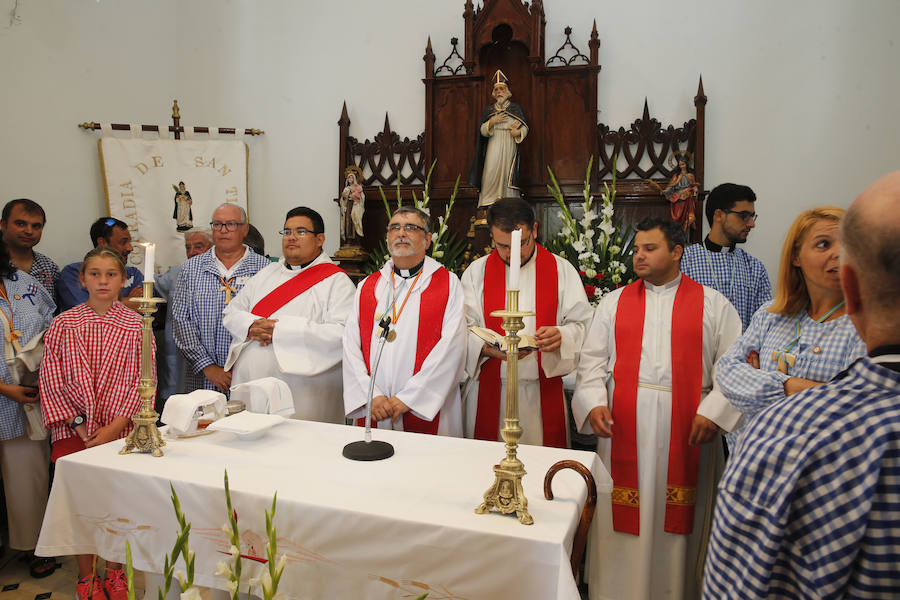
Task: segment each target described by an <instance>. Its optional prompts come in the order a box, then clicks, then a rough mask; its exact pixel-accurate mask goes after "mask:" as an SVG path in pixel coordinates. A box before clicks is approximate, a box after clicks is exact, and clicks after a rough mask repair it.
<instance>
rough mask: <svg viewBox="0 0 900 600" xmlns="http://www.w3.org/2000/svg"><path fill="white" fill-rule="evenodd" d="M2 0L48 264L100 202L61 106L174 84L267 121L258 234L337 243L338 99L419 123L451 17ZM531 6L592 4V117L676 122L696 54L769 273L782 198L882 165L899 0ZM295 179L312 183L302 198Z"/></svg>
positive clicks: (430, 12) (12, 91) (845, 194)
mask: <svg viewBox="0 0 900 600" xmlns="http://www.w3.org/2000/svg"><path fill="white" fill-rule="evenodd" d="M2 4H3V5H4V6H9V7H11V6H12V5H13V2H12V0H3V3H2ZM19 5H20V8H19V14H20V16H21V22H19V23H17V24H14V25H13V26H11V27H10V26H8V22H7V21H6V19H5V17H2V20H0V52H2V54H3V56H4V57H7V60H6V61H4V62H3V65H2V66H0V74H2V76H3V81H4V83H5V86H4V87H5V93H4V94H3V96H4V97H3V99H2V100H0V102H3V105H0V126H2V127H3V131H4V136H3V143H2V144H0V159H2V165H3V168H4V169H3V173H4V176H3V177H2V178H0V200H6V199H10V198H13V197H18V196H27V197H31V198H33V199H35V200H37V201H38V202H41V203H42V204H43V205H44V206H45V208H47V210H48V213H49V215H50V223H49V224H48V230H47V234H46V237H45V240H44V241H43V242H42V244H41V247H40V249H42V250H43V251H45V252H46V253H48V254H50V255H51V256H54V257H55V258H57V259H58V261H59V262H68V261H70V260H74V259H75V258H77V256H78V255H79V254H80V253H82V252H83V251H84V250H85V248H86V246H87V234H86V231H87V228H88V226H89V224H90V222H91V221H92V220H93V219H94V218H96V216H99V214H100V213H101V212H102V210H103V203H102V184H101V180H100V174H99V167H98V164H97V158H96V157H97V153H96V138H97V134H96V133H94V134H92V133H87V132H84V131H81V130H78V129H77V128H76V127H75V124H76V123H79V122H81V121H84V120H97V121H100V120H102V121H114V122H130V121H141V122H147V123H149V122H152V123H167V122H168V121H169V107H170V105H171V100H172V98H178V100H179V104H180V105H181V108H182V114H183V117H184V118H183V123H184V124H187V125H213V126H222V127H225V126H232V125H237V126H240V127H257V128H260V129H264V130H265V131H266V135H264V136H262V137H261V138H257V139H251V140H249V141H248V143H249V145H250V148H251V150H250V165H251V169H250V203H251V217H252V220H253V222H254V223H255V224H256V225H257V226H258V227H259V228H260V229H261V230H262V231H263V233H264V234H265V235H266V241H267V244H268V245H269V246H270V251H275V250H277V246H276V245H277V244H278V243H279V239H278V236H277V235H275V234H274V233H273V232H274V231H275V230H276V229H277V228H278V227H279V225H281V222H282V221H281V219H282V218H283V215H284V212H285V211H286V210H287V209H289V208H291V207H293V206H295V205H298V204H307V205H309V206H312V207H314V208H316V209H318V210H319V211H320V212H322V213H323V215H324V216H325V218H326V222H327V226H328V234H329V240H328V244H327V249H328V250H329V251H333V250H335V249H336V247H337V240H338V233H337V222H338V218H337V208H336V206H335V205H334V203H333V201H332V199H333V198H334V196H335V195H336V191H337V190H336V182H335V174H336V172H337V169H338V166H337V152H338V148H337V133H338V129H337V124H336V123H337V120H338V117H339V116H340V109H341V103H342V102H343V101H344V100H346V101H347V105H348V109H349V113H350V118H351V120H352V125H351V134H352V135H354V136H356V137H357V138H360V139H362V138H366V137H369V138H371V137H373V136H374V134H375V133H377V132H378V131H380V129H381V127H382V125H383V122H384V113H385V111H387V112H389V113H390V118H391V124H392V125H393V127H394V129H395V131H397V132H399V133H400V134H401V136H410V137H412V136H415V135H417V134H418V133H420V132H421V131H422V129H423V127H424V118H423V102H424V86H423V85H422V83H421V78H422V77H423V63H422V60H421V57H422V55H423V54H424V48H425V42H426V39H427V38H428V36H429V35H430V36H431V38H432V43H433V46H434V51H435V54H436V55H437V60H438V63H440V62H442V61H443V60H444V58H445V57H446V56H447V54H448V53H449V39H450V37H451V36H454V35H455V36H458V37H459V38H460V39H461V40H462V38H463V29H462V25H463V22H462V11H463V1H462V0H391V1H390V2H360V1H357V2H341V3H338V2H332V3H324V2H318V1H313V0H300V1H297V0H269V1H267V2H258V1H251V0H234V1H232V2H221V1H220V0H166V1H163V2H137V1H134V0H101V1H100V2H97V1H96V0H69V1H63V0H56V1H53V2H37V1H35V0H20V2H19ZM545 12H546V16H547V30H546V31H547V49H548V54H551V53H552V52H553V51H555V49H556V48H557V47H558V46H559V45H561V44H562V41H563V38H564V36H563V34H562V29H563V28H564V27H565V26H566V25H572V26H573V27H574V28H575V32H574V34H573V37H574V41H575V43H576V45H577V46H579V47H580V48H581V49H582V50H583V51H585V52H586V51H587V40H588V36H589V34H590V27H591V23H592V21H593V19H595V18H596V19H597V27H598V30H599V33H600V39H601V43H602V45H601V47H600V62H601V64H602V66H603V68H602V71H601V73H600V86H599V87H600V98H599V107H600V110H601V113H600V117H599V118H600V120H601V121H603V122H604V123H607V124H610V125H614V126H619V125H627V124H628V123H630V122H631V121H633V120H634V119H635V118H636V117H638V116H639V115H640V112H641V109H642V107H643V101H644V97H645V96H646V97H647V98H648V100H649V103H650V110H651V113H652V114H653V116H655V117H657V118H658V119H659V120H660V121H662V122H663V123H669V122H672V123H675V124H676V125H677V124H681V123H682V122H684V121H685V120H687V119H689V118H691V117H692V116H693V96H694V94H695V92H696V88H697V79H698V76H699V74H701V73H702V75H703V82H704V87H705V89H706V94H707V96H708V97H709V104H708V106H707V113H706V114H707V142H706V148H707V170H706V183H707V187H708V188H711V187H712V186H714V185H715V184H717V183H720V182H723V181H734V182H738V183H745V184H748V185H750V186H751V187H753V188H754V189H755V190H756V192H757V195H758V196H759V202H758V205H757V210H758V212H759V213H760V214H761V219H760V222H759V225H758V228H757V230H756V231H755V232H754V233H753V234H752V236H751V239H750V242H749V243H748V245H747V248H748V250H749V251H751V252H752V253H754V254H756V255H758V256H759V257H760V258H762V259H763V261H764V262H765V263H766V265H767V266H768V267H769V269H770V272H772V271H774V269H775V268H776V263H777V255H778V252H779V249H780V245H781V240H782V239H783V236H784V232H785V231H786V229H787V227H788V225H789V223H790V221H791V220H792V219H793V217H794V216H795V215H796V214H797V212H799V211H800V210H802V209H804V208H807V207H810V206H814V205H818V204H837V205H840V206H846V205H848V204H849V202H850V201H851V200H852V199H853V197H855V195H856V194H858V193H859V192H860V191H861V190H862V189H863V188H864V187H865V186H866V185H867V184H868V183H869V182H871V181H872V180H873V179H875V178H876V177H877V176H879V175H880V174H882V173H885V172H887V171H890V170H893V169H896V168H898V164H900V115H898V113H897V110H896V107H897V106H898V105H900V78H898V77H897V75H896V71H897V65H898V64H900V39H898V35H897V33H896V30H895V29H896V24H897V23H900V2H896V1H894V0H868V1H867V2H853V1H852V0H794V1H792V2H784V1H782V0H758V1H756V2H739V1H735V0H728V1H722V0H682V2H662V1H654V2H640V3H637V2H634V3H622V2H611V1H608V0H601V1H585V0H579V1H575V0H546V4H545ZM173 21H177V25H175V26H172V25H170V23H172V22H173ZM9 57H12V59H10V58H9ZM513 89H515V88H514V87H513ZM301 187H303V188H304V189H308V190H312V192H310V195H309V196H307V197H300V196H299V192H298V190H299V189H301ZM274 253H277V252H274Z"/></svg>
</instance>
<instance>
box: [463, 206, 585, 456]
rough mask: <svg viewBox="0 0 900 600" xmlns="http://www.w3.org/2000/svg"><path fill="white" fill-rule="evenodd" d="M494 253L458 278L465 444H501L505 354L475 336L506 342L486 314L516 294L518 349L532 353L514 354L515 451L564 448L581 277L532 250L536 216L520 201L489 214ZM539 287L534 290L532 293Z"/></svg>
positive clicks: (581, 305) (579, 332) (579, 327)
mask: <svg viewBox="0 0 900 600" xmlns="http://www.w3.org/2000/svg"><path fill="white" fill-rule="evenodd" d="M487 220H488V226H489V227H490V230H491V239H492V240H493V242H494V251H493V252H491V253H490V254H489V255H487V256H484V257H481V258H479V259H478V260H476V261H475V262H473V263H472V264H471V265H470V266H469V268H468V269H466V272H465V273H463V276H462V285H463V292H464V293H465V297H466V322H467V325H468V326H469V327H470V330H469V333H468V338H467V343H466V375H467V376H468V378H469V380H468V384H467V385H466V401H465V407H466V408H465V420H466V437H470V438H477V439H483V440H500V429H501V428H502V424H503V416H504V415H505V413H506V411H505V409H504V407H503V406H502V405H503V403H504V402H505V398H506V391H505V389H506V364H505V361H506V353H505V352H502V351H501V350H500V349H498V348H496V347H495V346H494V345H492V344H489V343H487V342H485V341H484V339H483V338H482V337H481V336H480V335H479V333H480V332H477V331H476V330H475V329H474V328H485V329H489V330H492V331H494V332H495V333H497V334H498V335H501V336H502V335H504V332H503V330H502V328H501V319H499V318H497V317H491V312H492V311H495V310H502V309H503V308H504V307H505V306H506V290H507V289H518V290H519V309H520V310H524V311H534V312H535V313H536V316H532V317H525V319H524V323H525V329H523V330H522V331H520V332H519V336H520V337H523V336H524V337H523V341H524V340H527V339H528V337H530V336H534V341H535V345H536V346H537V349H536V350H521V351H520V352H519V367H518V374H519V423H520V424H521V426H522V429H523V430H524V431H523V433H522V438H521V439H520V440H519V443H521V444H534V445H544V446H554V447H557V448H565V447H568V445H569V441H568V431H569V423H568V418H567V414H566V403H565V396H564V395H563V385H562V376H564V375H567V374H568V373H571V372H572V371H573V370H575V367H576V365H577V363H578V353H579V351H580V349H581V344H582V342H583V341H584V336H585V333H586V331H587V329H588V327H589V325H590V322H591V316H592V310H591V305H590V304H589V303H588V300H587V296H585V293H584V286H583V285H582V283H581V277H579V275H578V272H577V271H575V268H574V267H573V266H572V265H571V264H569V262H568V261H567V260H565V259H563V258H561V257H559V256H556V255H555V254H552V253H551V252H549V251H548V250H546V249H545V248H544V247H543V246H541V245H540V244H538V243H537V236H538V223H537V222H536V220H535V215H534V209H532V207H531V205H530V204H528V203H527V202H526V201H525V200H522V199H521V198H503V199H500V200H498V201H497V202H495V203H494V204H492V205H491V206H490V208H488V213H487ZM538 283H540V285H538ZM520 348H521V345H520Z"/></svg>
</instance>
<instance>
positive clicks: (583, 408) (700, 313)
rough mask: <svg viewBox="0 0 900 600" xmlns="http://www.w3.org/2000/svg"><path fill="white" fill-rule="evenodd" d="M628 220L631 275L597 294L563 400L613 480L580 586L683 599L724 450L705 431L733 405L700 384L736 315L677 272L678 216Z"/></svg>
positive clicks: (693, 591) (593, 591) (730, 416)
mask: <svg viewBox="0 0 900 600" xmlns="http://www.w3.org/2000/svg"><path fill="white" fill-rule="evenodd" d="M637 229H638V231H637V234H636V236H635V241H634V268H635V272H636V273H637V275H638V277H640V279H638V281H636V282H634V283H632V284H630V285H628V286H626V287H624V288H621V289H618V290H616V291H614V292H612V293H611V294H608V295H607V296H605V297H604V298H603V299H602V300H601V301H600V304H599V305H598V306H597V310H596V313H595V314H594V320H593V321H592V323H591V327H590V330H589V332H588V334H587V339H586V341H585V344H584V347H583V348H582V351H581V359H580V362H579V366H578V379H577V382H576V385H575V396H574V399H573V402H572V412H573V416H574V418H575V423H576V425H577V426H578V428H579V430H580V431H582V432H585V433H589V432H591V431H593V432H594V433H595V434H597V435H598V436H599V437H600V440H599V444H598V448H597V451H598V453H599V454H600V455H601V458H602V459H603V461H604V463H605V464H606V465H607V467H608V468H609V469H610V473H611V474H612V477H613V484H614V489H613V492H612V496H611V497H604V496H601V497H600V498H599V499H598V502H597V514H596V516H595V517H594V528H593V534H592V539H591V550H590V557H591V559H590V564H589V565H588V569H587V570H588V576H589V580H590V581H589V584H590V595H591V598H592V599H599V598H616V599H618V600H630V599H645V600H650V599H653V600H655V599H657V598H671V599H673V600H679V599H682V598H685V599H688V598H690V599H692V598H696V597H697V595H698V593H699V589H698V581H697V579H698V577H697V573H696V566H697V556H698V549H699V546H700V541H701V539H702V537H703V536H702V530H703V525H704V517H705V515H706V513H707V511H708V510H711V506H712V505H711V500H712V495H713V488H712V487H711V486H712V485H713V483H714V482H713V481H712V479H713V476H712V467H713V463H712V462H711V461H712V460H714V459H721V458H722V456H721V455H722V444H721V443H715V444H709V443H707V442H711V441H713V440H716V439H717V433H718V427H717V422H723V423H724V422H728V423H730V422H733V421H736V420H737V418H738V415H739V413H737V410H736V409H735V408H734V407H732V406H731V405H730V404H728V402H727V400H725V398H724V396H722V395H721V394H714V395H710V396H708V397H706V398H705V399H704V398H703V394H704V392H705V391H707V390H709V389H710V388H711V387H712V371H713V365H714V363H715V362H716V360H717V359H718V358H719V357H720V356H721V355H722V354H724V353H725V351H726V350H727V349H728V347H729V346H730V345H731V343H732V342H733V341H734V339H735V338H736V337H737V336H738V334H740V331H741V321H740V317H739V316H738V313H737V311H736V310H735V309H734V307H733V306H732V305H731V303H730V302H728V299H727V298H725V297H724V296H723V295H722V294H720V293H719V292H717V291H715V290H713V289H712V288H708V287H704V286H701V285H700V284H699V283H696V282H695V281H693V280H692V279H690V278H688V277H687V276H686V275H682V274H681V273H680V272H679V269H678V261H679V259H680V258H681V255H682V252H683V246H682V242H681V241H680V238H681V235H682V233H681V227H680V226H679V225H678V224H676V223H675V222H674V221H671V220H670V219H668V218H655V217H647V218H645V219H644V220H643V221H641V222H640V223H638V225H637ZM610 409H611V410H610ZM700 444H706V445H705V446H704V447H703V452H701V448H700V447H699V445H700Z"/></svg>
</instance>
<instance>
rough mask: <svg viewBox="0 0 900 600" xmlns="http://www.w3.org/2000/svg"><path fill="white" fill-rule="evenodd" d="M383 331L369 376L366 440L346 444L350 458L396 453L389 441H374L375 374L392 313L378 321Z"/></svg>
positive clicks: (383, 457) (373, 457) (374, 458)
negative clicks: (373, 402)
mask: <svg viewBox="0 0 900 600" xmlns="http://www.w3.org/2000/svg"><path fill="white" fill-rule="evenodd" d="M378 327H379V328H380V329H381V331H380V332H379V334H378V341H377V342H376V344H377V347H376V349H375V361H374V362H373V363H372V365H373V366H372V374H371V376H370V377H369V401H368V402H366V434H365V440H363V441H357V442H351V443H349V444H347V445H346V446H344V451H343V455H344V457H345V458H349V459H350V460H365V461H370V460H384V459H385V458H390V457H391V456H393V455H394V447H393V446H391V445H390V444H389V443H387V442H382V441H379V440H376V441H372V400H374V398H373V397H372V394H373V393H374V391H375V374H376V373H377V372H378V364H379V363H380V362H381V351H382V350H383V349H384V342H385V340H387V336H388V333H390V331H391V315H389V314H385V315H384V316H383V317H381V320H380V321H378Z"/></svg>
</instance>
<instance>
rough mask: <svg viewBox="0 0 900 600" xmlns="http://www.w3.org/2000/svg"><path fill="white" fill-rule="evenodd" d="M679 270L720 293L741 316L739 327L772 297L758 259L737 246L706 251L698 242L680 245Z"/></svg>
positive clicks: (746, 322) (767, 279)
mask: <svg viewBox="0 0 900 600" xmlns="http://www.w3.org/2000/svg"><path fill="white" fill-rule="evenodd" d="M681 272H682V273H684V274H685V275H687V276H688V277H690V278H691V279H693V280H694V281H696V282H697V283H702V284H703V285H705V286H708V287H711V288H713V289H714V290H716V291H718V292H719V293H721V294H723V295H724V296H725V297H726V298H728V301H729V302H731V304H732V305H733V306H734V307H735V308H736V309H737V311H738V314H739V315H740V316H741V323H742V324H743V329H747V326H748V325H750V319H751V317H753V314H754V313H755V312H756V311H757V310H759V308H760V307H761V306H762V305H763V304H765V303H766V302H768V301H769V300H771V299H772V286H771V284H770V283H769V274H768V273H767V272H766V268H765V267H764V266H763V264H762V262H760V260H759V259H758V258H756V257H754V256H750V255H749V254H747V253H746V252H744V251H743V250H741V249H740V248H735V249H734V250H732V251H730V252H710V251H709V250H708V249H707V248H706V247H705V246H704V245H703V244H702V243H699V244H691V245H690V246H688V247H687V248H685V249H684V255H683V256H682V258H681Z"/></svg>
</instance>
